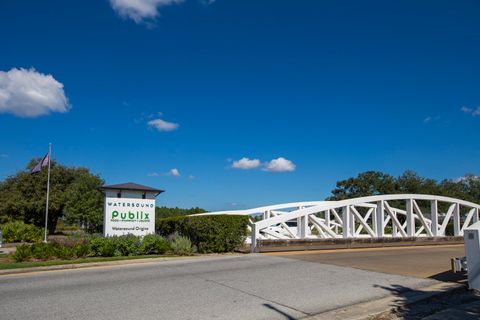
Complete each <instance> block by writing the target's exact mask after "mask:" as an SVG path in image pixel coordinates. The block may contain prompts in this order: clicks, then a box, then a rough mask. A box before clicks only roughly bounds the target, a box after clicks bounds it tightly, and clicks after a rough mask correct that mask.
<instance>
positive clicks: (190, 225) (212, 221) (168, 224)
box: [157, 215, 248, 253]
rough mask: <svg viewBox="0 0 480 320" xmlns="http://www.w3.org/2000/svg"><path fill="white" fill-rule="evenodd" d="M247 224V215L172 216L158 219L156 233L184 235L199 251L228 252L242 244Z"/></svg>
mask: <svg viewBox="0 0 480 320" xmlns="http://www.w3.org/2000/svg"><path fill="white" fill-rule="evenodd" d="M247 226H248V217H247V216H230V215H215V216H195V217H174V218H167V219H161V220H158V222H157V233H159V234H160V235H162V236H169V235H171V234H174V233H178V234H180V235H182V236H185V237H187V238H189V239H190V240H191V242H192V243H193V244H194V245H195V246H196V247H197V248H198V251H199V252H201V253H207V252H230V251H233V250H235V249H236V248H238V247H240V246H242V245H243V243H244V241H245V238H246V236H247Z"/></svg>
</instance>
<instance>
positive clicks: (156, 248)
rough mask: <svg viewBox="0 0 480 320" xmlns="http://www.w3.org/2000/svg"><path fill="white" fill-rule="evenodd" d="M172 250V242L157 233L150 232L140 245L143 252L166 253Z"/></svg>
mask: <svg viewBox="0 0 480 320" xmlns="http://www.w3.org/2000/svg"><path fill="white" fill-rule="evenodd" d="M169 250H170V244H169V243H168V241H167V240H165V238H164V237H162V236H159V235H157V234H148V235H146V236H144V237H143V239H142V244H141V246H140V253H141V254H164V253H165V252H167V251H169Z"/></svg>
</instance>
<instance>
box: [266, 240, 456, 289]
mask: <svg viewBox="0 0 480 320" xmlns="http://www.w3.org/2000/svg"><path fill="white" fill-rule="evenodd" d="M268 255H274V256H278V257H285V258H291V259H298V260H302V261H310V262H318V263H327V264H333V265H337V266H345V267H352V268H358V269H362V270H369V271H376V272H385V273H393V274H400V275H404V276H411V277H419V278H432V279H436V280H441V281H458V280H462V279H463V278H465V275H459V274H456V275H455V274H453V273H452V272H451V264H450V258H453V257H463V256H465V246H464V245H463V244H459V245H435V246H418V247H392V248H369V249H350V250H318V251H292V252H276V253H268Z"/></svg>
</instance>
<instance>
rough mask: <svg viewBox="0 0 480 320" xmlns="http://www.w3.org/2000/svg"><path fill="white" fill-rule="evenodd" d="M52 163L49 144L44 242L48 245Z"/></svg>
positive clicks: (50, 145)
mask: <svg viewBox="0 0 480 320" xmlns="http://www.w3.org/2000/svg"><path fill="white" fill-rule="evenodd" d="M51 162H52V144H51V143H49V144H48V176H47V204H46V206H45V239H44V240H43V242H45V243H47V234H48V198H49V196H50V163H51Z"/></svg>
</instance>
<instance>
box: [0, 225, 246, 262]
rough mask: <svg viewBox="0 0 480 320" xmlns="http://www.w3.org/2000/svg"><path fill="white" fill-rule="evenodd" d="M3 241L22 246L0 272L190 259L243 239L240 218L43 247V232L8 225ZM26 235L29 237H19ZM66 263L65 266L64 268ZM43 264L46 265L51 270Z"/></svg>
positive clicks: (81, 237) (83, 237)
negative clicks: (104, 260) (146, 259)
mask: <svg viewBox="0 0 480 320" xmlns="http://www.w3.org/2000/svg"><path fill="white" fill-rule="evenodd" d="M7 226H8V227H7V230H8V237H9V238H8V239H9V240H16V241H21V242H23V243H21V244H20V245H18V246H17V248H16V251H15V252H14V253H13V254H11V255H9V256H3V257H0V269H5V268H18V267H20V265H19V264H22V263H23V264H24V266H30V265H32V264H34V265H37V266H38V265H45V264H44V262H49V261H53V262H52V264H62V263H63V262H65V261H73V262H85V261H92V259H94V260H95V258H120V257H124V258H132V257H149V256H154V257H161V256H188V255H193V254H195V253H225V252H232V251H234V250H235V249H237V248H239V247H241V246H242V245H243V243H244V241H245V238H246V236H247V226H248V218H247V217H244V216H196V217H173V218H167V219H161V220H159V221H158V225H157V234H150V235H146V236H144V237H139V236H134V235H131V234H130V235H124V236H113V237H108V238H105V237H102V236H100V235H91V234H85V233H74V234H72V235H69V236H55V237H51V238H50V241H49V243H43V242H41V240H42V230H41V229H39V228H36V227H34V226H32V225H26V224H24V223H19V222H15V223H9V224H7ZM24 230H28V232H26V233H25V234H31V235H32V236H31V237H23V238H22V237H20V236H19V235H20V234H21V233H22V232H24ZM69 263H70V262H69ZM52 264H48V263H47V265H52Z"/></svg>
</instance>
